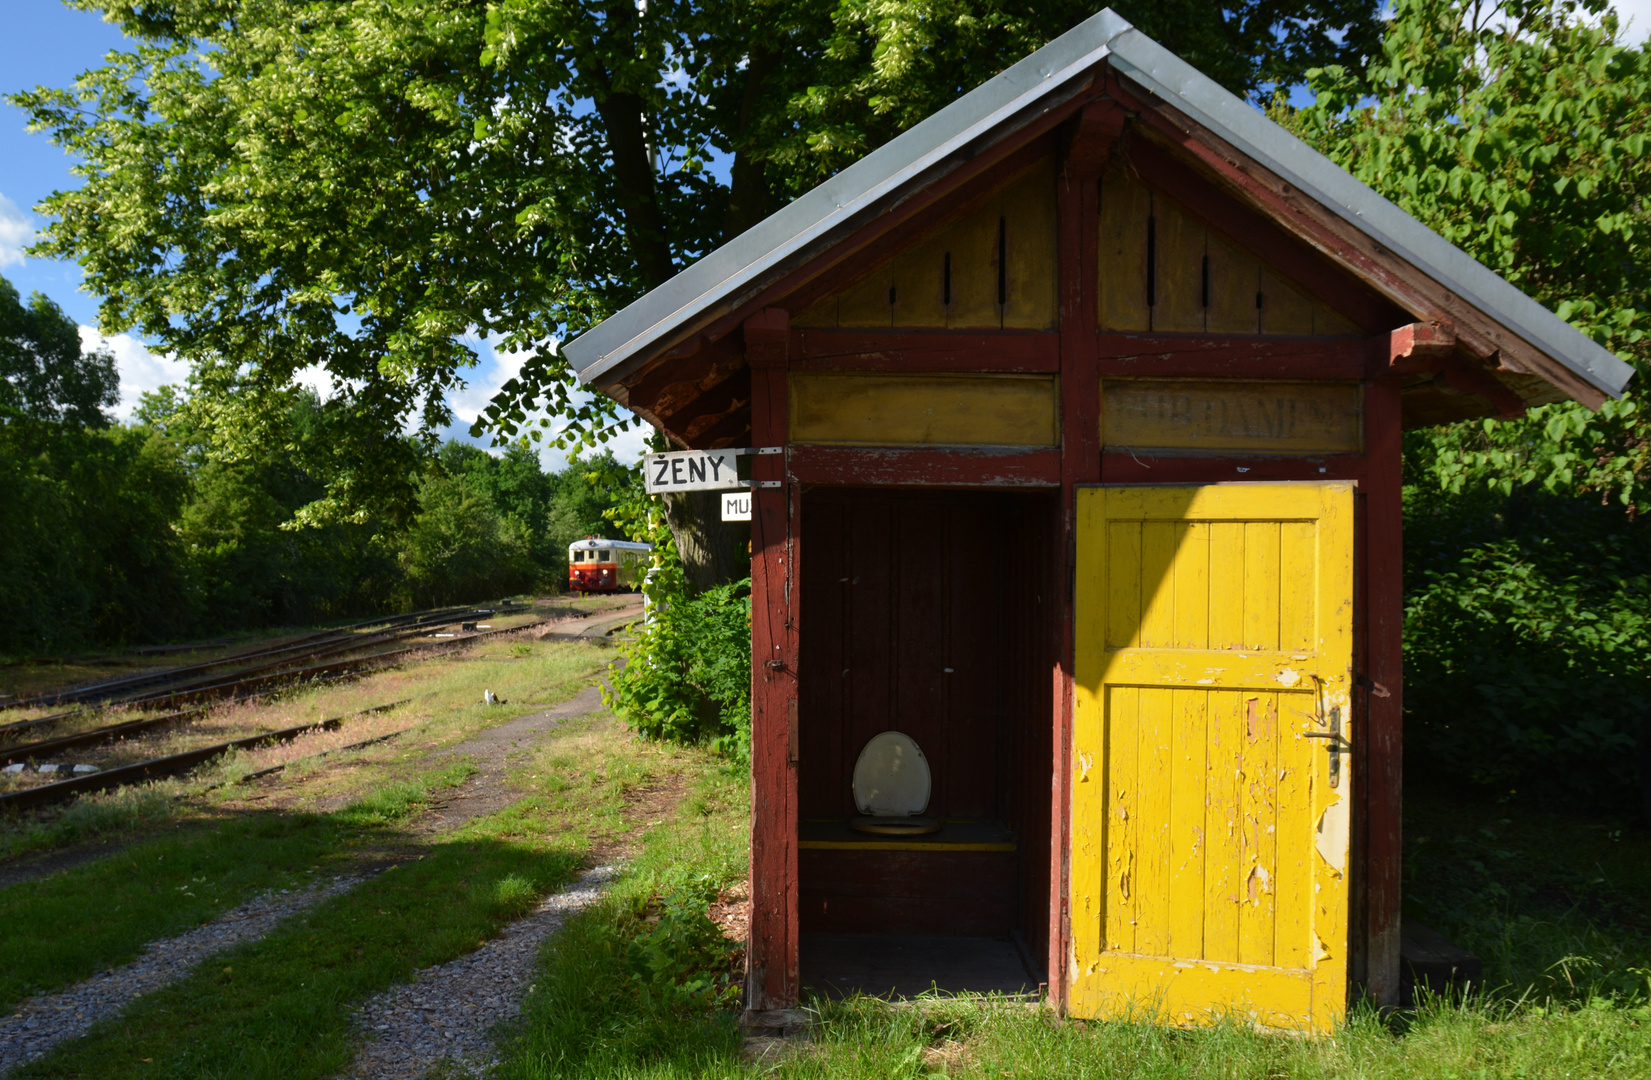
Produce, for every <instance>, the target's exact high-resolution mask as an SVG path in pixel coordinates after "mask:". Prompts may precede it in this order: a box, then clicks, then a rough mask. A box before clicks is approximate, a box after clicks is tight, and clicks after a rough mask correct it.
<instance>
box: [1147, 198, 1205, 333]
mask: <svg viewBox="0 0 1651 1080" xmlns="http://www.w3.org/2000/svg"><path fill="white" fill-rule="evenodd" d="M1152 215H1153V218H1154V220H1155V221H1156V222H1157V228H1156V230H1155V232H1156V235H1157V240H1158V258H1157V266H1158V288H1157V290H1156V299H1157V301H1158V302H1157V303H1156V304H1154V305H1153V308H1152V330H1153V332H1154V333H1171V334H1173V333H1203V331H1204V315H1205V311H1206V310H1207V309H1206V308H1205V306H1204V254H1205V243H1204V240H1205V235H1206V233H1207V231H1208V230H1206V229H1205V228H1204V225H1203V223H1202V222H1199V221H1194V220H1193V219H1192V218H1190V217H1188V216H1187V214H1186V212H1185V211H1184V210H1182V209H1181V207H1180V206H1179V205H1178V204H1177V203H1176V202H1175V200H1173V199H1168V198H1165V197H1163V196H1161V195H1157V194H1154V195H1153V198H1152Z"/></svg>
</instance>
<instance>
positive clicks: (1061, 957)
mask: <svg viewBox="0 0 1651 1080" xmlns="http://www.w3.org/2000/svg"><path fill="white" fill-rule="evenodd" d="M1117 112H1118V111H1117V109H1116V107H1115V106H1113V105H1112V104H1111V103H1110V102H1109V103H1107V104H1106V105H1105V106H1098V105H1092V106H1090V107H1089V108H1087V109H1085V111H1084V114H1083V116H1082V117H1081V118H1080V119H1079V121H1078V123H1077V124H1075V125H1074V127H1075V129H1076V130H1075V131H1074V137H1073V142H1072V144H1071V145H1070V148H1069V151H1068V154H1067V159H1066V161H1065V163H1064V165H1065V167H1064V169H1063V170H1062V174H1061V177H1060V181H1059V187H1058V188H1057V195H1056V203H1055V215H1056V216H1055V221H1056V245H1057V256H1056V258H1057V264H1058V267H1059V273H1060V283H1059V292H1058V295H1059V297H1060V312H1061V449H1062V453H1061V532H1060V537H1061V543H1060V548H1059V551H1058V552H1051V553H1050V554H1051V555H1052V556H1055V557H1057V558H1059V559H1060V560H1061V581H1062V584H1063V585H1064V586H1065V587H1064V588H1062V589H1060V590H1059V596H1060V601H1059V603H1058V605H1057V606H1056V610H1057V611H1058V612H1059V613H1060V621H1061V626H1060V642H1059V651H1058V652H1057V654H1056V664H1055V666H1054V668H1053V670H1051V672H1050V678H1051V679H1053V681H1054V688H1053V689H1054V693H1053V695H1052V698H1051V700H1052V703H1053V706H1054V709H1053V714H1054V715H1052V716H1051V717H1050V720H1051V722H1052V723H1053V724H1054V727H1055V737H1054V739H1053V740H1051V742H1052V746H1051V751H1052V754H1051V756H1052V757H1053V759H1054V760H1053V762H1052V764H1053V766H1054V767H1053V768H1052V769H1051V770H1050V772H1051V775H1050V785H1049V786H1050V795H1049V797H1050V818H1049V821H1050V829H1049V844H1050V847H1051V849H1052V850H1051V851H1050V860H1049V865H1050V870H1051V872H1050V880H1049V959H1048V973H1049V992H1050V996H1051V998H1052V999H1053V1000H1054V1002H1055V1004H1056V1007H1057V1008H1058V1009H1060V1010H1061V1011H1062V1012H1064V1011H1065V1010H1066V1001H1067V988H1068V986H1069V985H1070V983H1071V979H1070V977H1069V976H1070V973H1069V972H1068V970H1067V960H1068V956H1067V942H1068V941H1070V940H1071V911H1070V897H1071V888H1070V883H1071V873H1072V843H1071V829H1072V815H1071V813H1070V802H1071V799H1070V792H1069V790H1068V779H1069V778H1070V777H1071V775H1072V701H1073V698H1072V663H1073V648H1074V645H1073V641H1074V639H1073V618H1074V610H1073V604H1072V590H1071V587H1070V586H1071V581H1072V574H1073V561H1074V560H1075V559H1076V557H1077V556H1076V553H1077V547H1076V543H1077V541H1076V537H1077V533H1076V512H1077V486H1078V485H1079V484H1085V483H1092V482H1094V481H1097V480H1099V479H1100V477H1101V461H1100V457H1101V398H1100V387H1101V383H1100V350H1099V348H1098V339H1097V336H1096V328H1097V327H1098V326H1099V325H1100V319H1099V313H1098V311H1097V305H1098V303H1099V293H1100V281H1099V264H1100V184H1099V179H1100V173H1101V170H1102V169H1103V168H1104V167H1105V164H1106V161H1107V159H1108V158H1109V157H1110V155H1111V154H1112V152H1113V148H1114V146H1115V145H1116V140H1117V138H1118V136H1119V134H1120V133H1121V132H1122V130H1123V125H1122V124H1121V123H1119V122H1118V121H1119V117H1118V115H1117ZM1086 138H1087V139H1088V140H1089V142H1088V145H1086V144H1085V141H1084V140H1085V139H1086Z"/></svg>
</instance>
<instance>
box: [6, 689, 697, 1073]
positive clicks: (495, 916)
mask: <svg viewBox="0 0 1651 1080" xmlns="http://www.w3.org/2000/svg"><path fill="white" fill-rule="evenodd" d="M552 764H554V765H556V766H557V767H558V768H561V769H565V770H567V771H568V772H570V773H574V774H577V775H578V776H579V777H580V780H579V782H577V783H566V782H565V778H564V776H562V775H561V774H555V775H552V774H548V773H546V772H545V771H544V769H545V768H546V767H548V766H550V765H552ZM702 765H703V759H702V758H699V757H697V756H695V755H693V754H690V753H687V752H681V751H676V750H671V749H668V748H664V747H660V746H657V745H650V744H646V743H642V742H640V741H638V740H636V739H634V738H632V737H630V736H629V735H627V734H626V733H625V732H623V731H622V730H621V729H620V728H619V726H618V724H617V723H616V722H615V721H614V720H612V718H611V717H605V716H598V717H591V718H587V719H585V720H583V721H577V722H574V723H570V724H568V725H566V726H565V727H564V728H563V729H559V730H558V731H557V732H556V734H555V735H554V736H553V737H552V738H551V739H550V740H549V745H548V746H546V747H544V748H543V749H542V750H540V751H539V752H538V753H537V754H536V755H534V756H532V757H531V758H524V761H523V764H522V776H523V779H524V780H527V781H532V780H533V779H534V776H533V774H534V772H535V771H537V772H538V773H539V775H538V778H537V782H536V783H532V784H530V785H529V786H528V787H527V789H526V793H525V794H524V796H523V797H522V798H521V799H520V800H519V801H517V802H516V803H514V804H513V805H511V806H510V807H508V808H506V809H504V810H502V811H500V812H498V813H496V814H492V815H489V816H487V817H484V818H480V819H477V820H475V821H472V822H470V823H469V824H468V825H466V826H465V827H463V828H460V829H457V830H454V831H452V832H450V833H443V834H440V835H438V836H436V837H433V838H432V837H428V836H420V835H416V834H413V833H411V832H409V831H408V829H407V828H406V825H407V823H408V822H409V821H410V820H411V813H412V812H413V811H414V810H416V808H417V805H418V804H419V802H420V799H421V795H420V792H419V790H418V785H417V784H416V783H408V782H402V783H397V784H390V785H386V786H384V787H382V788H380V789H377V790H376V791H374V792H373V793H371V794H370V795H368V796H367V797H364V798H361V799H358V800H357V801H355V802H354V803H352V804H351V805H350V806H348V807H346V808H344V809H341V810H339V811H336V812H334V813H332V814H328V815H308V816H307V817H305V818H303V819H302V820H308V821H314V822H319V823H322V824H321V827H322V828H323V830H325V829H328V828H330V830H331V834H330V835H331V837H332V838H333V843H332V846H331V847H330V848H328V849H327V851H326V852H325V853H324V854H327V855H329V856H330V857H331V858H333V859H334V860H338V859H341V858H342V857H343V851H344V850H345V849H346V848H348V846H349V845H350V844H351V842H352V841H353V842H355V843H357V844H367V843H369V842H379V843H383V842H386V841H394V842H396V843H398V844H399V845H401V850H402V852H403V854H404V855H406V854H408V853H413V852H416V857H413V858H410V859H409V860H408V861H406V862H403V863H401V864H400V865H398V866H396V867H395V868H394V869H391V870H387V871H384V872H383V873H381V874H379V875H378V876H376V877H374V878H372V879H371V880H369V881H366V882H364V883H362V884H361V885H358V886H357V887H356V888H354V889H352V890H351V891H349V892H347V893H344V894H342V895H340V896H338V897H336V898H333V899H331V900H329V901H327V902H325V903H324V904H322V905H319V906H318V907H316V908H314V909H312V910H311V911H309V912H308V913H306V914H304V915H302V916H297V917H295V918H293V919H292V920H289V921H288V922H287V923H284V924H282V925H281V926H280V927H278V928H277V929H276V930H275V931H274V932H273V933H271V934H270V935H268V936H266V937H265V938H263V939H261V940H259V941H257V942H250V943H247V944H244V945H242V946H240V947H238V948H236V949H233V950H230V951H228V952H226V953H224V954H221V955H220V956H218V957H215V958H214V959H213V960H212V961H211V962H210V963H208V964H203V965H202V966H201V967H200V968H198V969H197V970H196V971H195V972H193V973H192V974H190V975H189V976H188V977H186V978H185V979H183V980H182V981H180V982H178V983H175V984H173V985H172V986H170V987H167V988H165V989H163V990H160V991H157V992H156V993H153V994H150V995H147V996H145V997H143V998H141V999H139V1000H138V1001H136V1002H134V1003H133V1005H132V1006H130V1007H129V1008H128V1009H127V1010H126V1011H125V1012H124V1013H123V1014H122V1015H121V1016H120V1017H119V1018H118V1019H116V1020H113V1021H110V1022H108V1023H105V1024H103V1025H101V1026H100V1027H99V1028H97V1029H95V1030H94V1031H93V1032H92V1033H91V1034H90V1035H88V1036H87V1037H86V1038H85V1039H82V1040H79V1041H77V1042H75V1043H72V1044H66V1045H64V1046H62V1047H60V1048H59V1049H58V1050H57V1051H56V1052H54V1053H53V1054H51V1055H48V1056H47V1057H45V1058H43V1059H41V1060H40V1061H37V1062H35V1063H33V1064H32V1065H30V1066H28V1067H26V1068H24V1069H21V1070H19V1071H18V1072H16V1073H14V1074H12V1075H13V1076H17V1077H98V1078H104V1077H108V1078H122V1077H168V1078H171V1077H229V1076H233V1077H237V1078H242V1077H244V1078H265V1077H267V1078H272V1080H273V1078H281V1080H286V1078H294V1080H296V1078H302V1077H325V1076H330V1075H332V1074H334V1073H336V1072H338V1071H339V1070H340V1069H342V1068H344V1067H345V1066H346V1065H347V1064H348V1062H349V1057H350V1052H351V1048H352V1047H353V1045H354V1038H355V1036H354V1032H353V1028H352V1024H353V1011H354V1008H355V1007H356V1006H358V1005H359V1004H360V1003H361V1002H362V1001H363V1000H364V999H365V998H366V997H367V996H369V995H370V994H372V993H375V992H377V991H379V990H383V989H385V988H386V987H389V986H391V985H393V984H395V983H397V982H402V981H405V980H407V979H408V978H410V977H411V976H412V974H413V972H414V971H415V970H417V969H418V968H420V967H424V966H428V965H431V964H439V963H443V962H446V961H448V960H452V959H454V958H456V957H459V956H462V955H464V954H466V953H469V952H471V951H473V950H474V949H476V948H478V947H479V946H480V945H481V944H482V943H483V942H484V941H485V940H486V939H487V938H488V937H491V936H493V935H494V934H496V933H498V932H499V931H500V930H501V929H502V928H503V927H504V925H506V924H507V923H508V922H509V921H511V920H513V919H515V918H518V917H520V916H521V915H522V914H523V913H525V912H526V911H527V910H528V909H529V908H530V907H531V906H532V905H533V904H535V903H536V902H537V901H538V900H539V899H540V898H541V897H543V896H544V895H545V894H546V893H548V892H550V891H552V890H554V889H556V888H557V887H559V886H560V885H562V884H563V883H564V882H566V881H567V880H568V878H569V877H570V876H571V875H572V874H573V873H574V872H575V870H576V869H577V867H578V866H579V865H581V864H582V863H584V862H586V861H588V860H589V859H590V858H591V857H592V853H593V849H600V848H602V847H604V846H607V847H611V846H612V845H614V844H616V843H620V842H622V841H623V840H624V839H625V837H626V836H627V835H628V833H629V832H630V831H631V830H632V829H633V828H634V823H630V822H627V821H626V819H625V814H624V810H625V807H626V805H627V800H628V799H630V798H632V797H633V796H634V795H635V794H636V793H637V792H640V791H647V790H650V789H653V788H657V787H658V786H659V785H660V784H661V783H664V782H666V781H668V780H669V778H670V777H671V776H673V775H674V774H676V773H679V772H681V771H683V770H685V769H694V768H697V767H702ZM463 767H466V766H464V765H463V764H462V763H461V765H459V766H456V767H455V768H463ZM293 820H300V819H299V818H296V817H295V818H293ZM323 865H325V864H323Z"/></svg>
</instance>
